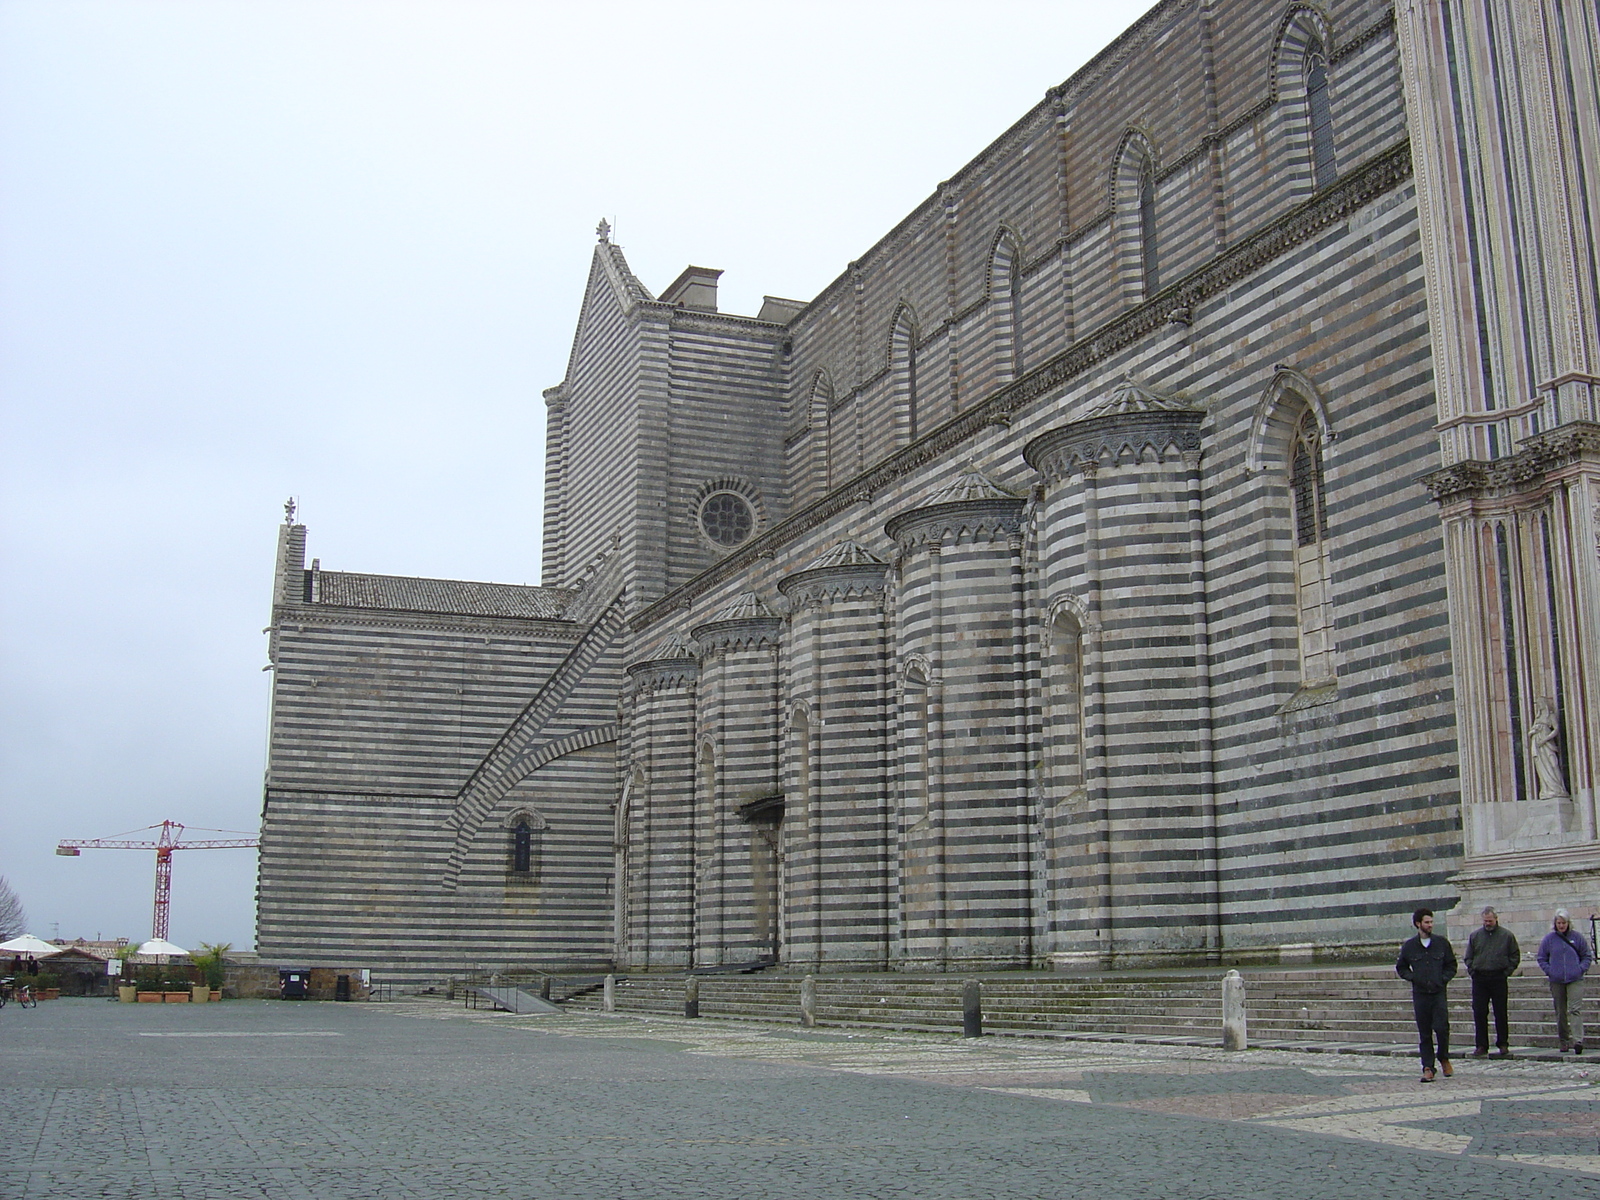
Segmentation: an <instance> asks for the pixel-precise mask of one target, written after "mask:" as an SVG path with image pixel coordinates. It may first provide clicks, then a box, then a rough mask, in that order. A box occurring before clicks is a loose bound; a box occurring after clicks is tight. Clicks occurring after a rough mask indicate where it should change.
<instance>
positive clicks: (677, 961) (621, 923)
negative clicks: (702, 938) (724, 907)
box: [617, 637, 700, 970]
mask: <svg viewBox="0 0 1600 1200" xmlns="http://www.w3.org/2000/svg"><path fill="white" fill-rule="evenodd" d="M699 673H700V663H699V661H698V660H697V659H696V658H695V657H694V649H693V646H692V645H691V644H690V643H689V642H688V641H686V640H685V639H684V638H681V637H672V638H669V639H668V640H667V643H666V644H665V645H664V646H662V647H661V649H660V650H658V651H657V652H656V653H655V654H654V655H653V656H652V657H651V658H649V659H648V660H645V661H643V662H636V663H633V664H631V665H630V666H629V667H628V684H629V687H628V690H627V692H626V693H625V696H626V699H627V701H629V702H630V709H631V720H630V721H629V722H628V729H629V733H630V738H631V742H630V747H629V749H630V751H631V755H632V763H631V769H630V771H629V773H628V775H627V776H626V778H625V779H624V780H623V792H622V798H621V800H620V802H619V805H618V812H617V875H618V879H619V880H620V881H621V885H620V886H619V888H618V895H619V900H618V913H617V930H618V935H617V942H618V945H617V960H618V965H619V966H626V967H628V968H630V969H634V970H643V969H647V968H649V967H669V968H672V967H677V968H681V967H685V966H688V965H689V960H690V948H691V947H692V946H693V945H694V936H695V927H694V921H695V908H694V899H695V886H694V881H695V835H696V829H695V796H694V783H695V771H694V744H695V737H694V734H695V690H696V683H697V681H698V677H699Z"/></svg>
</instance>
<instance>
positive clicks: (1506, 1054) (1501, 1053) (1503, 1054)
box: [1494, 1046, 1511, 1058]
mask: <svg viewBox="0 0 1600 1200" xmlns="http://www.w3.org/2000/svg"><path fill="white" fill-rule="evenodd" d="M1494 1056H1495V1057H1496V1058H1510V1057H1511V1051H1509V1050H1507V1049H1506V1048H1505V1047H1504V1046H1501V1047H1500V1049H1498V1050H1497V1051H1495V1055H1494Z"/></svg>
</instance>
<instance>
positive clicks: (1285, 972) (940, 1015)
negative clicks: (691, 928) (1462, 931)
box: [565, 966, 1600, 1057]
mask: <svg viewBox="0 0 1600 1200" xmlns="http://www.w3.org/2000/svg"><path fill="white" fill-rule="evenodd" d="M1242 974H1243V975H1244V979H1245V988H1246V996H1247V999H1246V1005H1247V1011H1248V1020H1249V1029H1250V1044H1251V1045H1252V1046H1259V1047H1264V1048H1285V1049H1299V1050H1325V1051H1339V1052H1346V1053H1366V1054H1402V1055H1409V1054H1414V1053H1415V1052H1416V1026H1415V1025H1414V1024H1413V1023H1412V1019H1411V989H1410V988H1409V987H1408V986H1407V985H1406V984H1405V983H1404V982H1402V981H1401V980H1400V979H1398V978H1396V977H1395V974H1394V970H1393V968H1391V967H1388V966H1349V967H1306V968H1299V969H1295V968H1280V969H1262V970H1246V971H1244V972H1242ZM965 978H968V977H967V976H962V975H957V974H950V975H900V974H889V973H884V974H870V975H827V974H824V975H818V976H817V977H816V984H817V1024H818V1025H819V1026H837V1027H851V1026H857V1027H878V1028H886V1029H906V1030H922V1031H929V1032H959V1031H960V1029H961V985H962V982H963V980H964V979H965ZM978 978H981V979H982V981H983V1017H984V1030H985V1032H987V1033H1004V1034H1016V1035H1022V1036H1028V1035H1032V1036H1040V1037H1066V1038H1078V1039H1087V1040H1109V1041H1140V1042H1167V1043H1174V1044H1184V1045H1206V1046H1215V1045H1219V1044H1220V1043H1221V1037H1222V988H1221V980H1222V971H1221V970H1202V971H1193V970H1191V971H1174V972H1169V973H1161V972H1132V971H1129V972H1116V973H1107V974H1095V975H1076V974H1074V975H1066V974H1059V973H1052V972H1043V971H1013V972H1005V973H995V974H988V975H980V976H978ZM800 981H801V976H800V975H799V974H797V973H790V972H782V973H778V972H773V973H768V974H764V975H706V976H701V977H700V1015H701V1016H702V1017H716V1018H723V1019H731V1020H747V1021H764V1022H768V1023H771V1024H777V1025H795V1024H798V1023H799V1020H800ZM683 984H684V977H683V976H682V975H681V974H680V975H634V976H630V977H624V978H621V979H619V980H618V982H617V990H616V1002H617V1009H618V1011H620V1012H633V1013H659V1014H663V1015H678V1016H681V1015H682V1014H683ZM1450 992H1451V1003H1450V1031H1451V1042H1452V1048H1453V1049H1454V1050H1455V1053H1456V1054H1457V1055H1460V1056H1462V1057H1464V1056H1466V1055H1467V1054H1470V1053H1471V1051H1472V1005H1471V1001H1470V996H1471V992H1470V985H1469V984H1468V983H1467V981H1466V980H1465V979H1458V980H1457V981H1456V982H1455V983H1454V984H1452V985H1451V988H1450ZM565 1007H566V1008H567V1009H568V1010H569V1011H586V1012H598V1011H599V1010H600V1007H601V998H600V995H599V993H598V992H594V993H589V994H584V995H581V996H576V997H574V998H573V999H572V1000H570V1001H569V1002H568V1003H567V1004H566V1006H565ZM1491 1036H1492V1031H1491ZM1595 1040H1596V1043H1597V1044H1596V1046H1595V1047H1594V1050H1595V1052H1596V1053H1600V1036H1597V1038H1596V1039H1595ZM1511 1045H1512V1050H1513V1053H1519V1054H1522V1055H1524V1056H1529V1055H1537V1056H1541V1057H1543V1056H1546V1055H1548V1056H1551V1057H1554V1056H1556V1039H1555V1033H1554V1019H1553V1017H1552V1015H1551V1008H1550V994H1549V991H1548V990H1547V989H1546V987H1545V985H1544V979H1543V977H1542V976H1540V975H1538V974H1537V973H1536V974H1534V975H1532V976H1529V975H1526V974H1524V975H1519V976H1517V977H1515V978H1513V979H1512V981H1511Z"/></svg>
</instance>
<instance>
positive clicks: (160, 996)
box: [139, 992, 166, 1004]
mask: <svg viewBox="0 0 1600 1200" xmlns="http://www.w3.org/2000/svg"><path fill="white" fill-rule="evenodd" d="M165 999H166V995H165V994H164V993H162V992H140V993H139V1003H140V1004H160V1003H161V1002H162V1001H163V1000H165Z"/></svg>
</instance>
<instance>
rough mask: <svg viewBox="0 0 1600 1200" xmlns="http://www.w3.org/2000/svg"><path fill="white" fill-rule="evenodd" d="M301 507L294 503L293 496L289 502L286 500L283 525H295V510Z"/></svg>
mask: <svg viewBox="0 0 1600 1200" xmlns="http://www.w3.org/2000/svg"><path fill="white" fill-rule="evenodd" d="M299 507H300V506H299V505H298V504H296V503H295V502H294V497H293V496H290V497H289V498H288V499H287V500H285V501H284V502H283V523H284V524H285V525H293V524H294V512H295V509H297V508H299Z"/></svg>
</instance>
